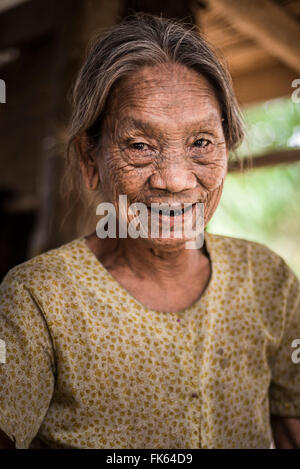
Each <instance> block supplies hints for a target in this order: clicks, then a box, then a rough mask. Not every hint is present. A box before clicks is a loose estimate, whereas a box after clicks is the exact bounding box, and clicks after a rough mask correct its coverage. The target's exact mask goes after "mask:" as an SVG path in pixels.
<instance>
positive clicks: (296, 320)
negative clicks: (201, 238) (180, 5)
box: [0, 233, 300, 449]
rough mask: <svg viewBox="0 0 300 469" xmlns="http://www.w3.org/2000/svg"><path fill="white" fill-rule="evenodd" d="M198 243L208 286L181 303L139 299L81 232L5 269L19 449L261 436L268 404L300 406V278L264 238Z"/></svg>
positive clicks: (9, 394) (242, 443) (3, 295)
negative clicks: (176, 307) (159, 307)
mask: <svg viewBox="0 0 300 469" xmlns="http://www.w3.org/2000/svg"><path fill="white" fill-rule="evenodd" d="M205 243H206V247H207V250H208V252H209V254H210V258H211V262H212V276H211V279H210V282H209V285H208V287H207V288H206V290H205V292H204V293H203V295H202V297H201V298H200V299H199V300H198V301H197V302H196V303H194V304H193V305H192V306H190V307H189V308H186V309H185V310H184V311H182V312H180V313H163V312H159V311H154V310H151V309H149V308H147V307H145V306H144V305H142V304H141V303H140V302H139V301H138V300H136V299H135V298H134V297H133V296H132V295H131V294H130V293H129V292H127V291H126V289H125V288H124V287H123V286H121V285H120V283H119V282H118V281H117V280H116V279H114V277H113V276H112V275H111V274H110V273H109V272H108V271H107V270H106V269H105V267H104V266H103V265H102V264H101V263H100V262H99V261H98V259H97V258H96V257H95V255H94V254H93V253H92V251H91V250H90V249H89V247H88V245H87V244H86V240H85V238H84V237H80V238H77V239H75V240H73V241H71V242H70V243H67V244H65V245H63V246H60V247H59V248H57V249H53V250H51V251H48V252H46V253H44V254H41V255H39V256H36V257H35V258H33V259H31V260H29V261H27V262H25V263H23V264H20V265H18V266H16V267H14V268H13V269H11V270H10V271H9V273H8V274H7V275H6V277H5V279H4V280H3V282H2V284H1V287H0V302H1V308H0V339H1V340H2V341H3V342H1V346H2V354H1V355H0V356H1V362H0V429H2V431H4V432H5V433H6V434H7V435H8V436H9V437H10V438H11V439H12V440H14V441H15V443H16V447H17V448H38V447H39V444H40V443H39V442H41V441H42V442H45V443H46V444H48V445H49V446H50V447H52V448H139V449H140V448H154V449H158V448H159V449H160V448H167V449H172V448H269V447H270V444H271V441H272V434H271V429H270V413H273V414H277V415H281V416H293V417H300V363H299V364H297V363H295V362H294V361H293V360H292V353H293V351H294V349H293V348H292V346H291V344H292V342H293V340H294V339H296V338H300V286H299V282H298V280H297V278H296V277H295V275H294V273H293V272H292V271H291V270H290V269H289V268H288V267H287V265H286V264H285V262H284V261H283V260H282V259H281V258H280V257H279V256H278V255H276V254H275V253H273V252H272V251H270V250H269V249H268V248H266V247H264V246H262V245H260V244H257V243H253V242H249V241H244V240H240V239H234V238H230V237H225V236H218V235H213V234H209V233H205ZM4 348H5V349H4Z"/></svg>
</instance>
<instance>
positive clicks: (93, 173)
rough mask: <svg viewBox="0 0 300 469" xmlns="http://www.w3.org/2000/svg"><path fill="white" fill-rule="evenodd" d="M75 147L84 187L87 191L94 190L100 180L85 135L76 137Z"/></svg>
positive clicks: (93, 156)
mask: <svg viewBox="0 0 300 469" xmlns="http://www.w3.org/2000/svg"><path fill="white" fill-rule="evenodd" d="M75 145H76V149H77V151H78V154H79V156H80V161H79V164H80V169H81V174H82V177H83V180H84V183H85V186H86V188H87V189H89V190H95V189H96V188H97V187H98V184H99V180H100V178H99V168H98V165H97V161H96V156H95V154H94V152H93V151H92V150H91V145H90V142H89V139H88V137H87V135H86V134H83V135H81V136H78V137H77V138H76V140H75Z"/></svg>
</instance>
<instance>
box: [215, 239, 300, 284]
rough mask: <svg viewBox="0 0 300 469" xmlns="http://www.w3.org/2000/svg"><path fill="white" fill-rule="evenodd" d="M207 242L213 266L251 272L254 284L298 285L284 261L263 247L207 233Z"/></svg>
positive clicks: (269, 249) (262, 245)
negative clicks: (218, 265)
mask: <svg viewBox="0 0 300 469" xmlns="http://www.w3.org/2000/svg"><path fill="white" fill-rule="evenodd" d="M206 241H207V245H208V249H209V250H210V252H211V254H212V257H213V258H214V261H215V263H219V264H223V265H227V266H228V267H229V268H230V269H232V270H233V269H234V270H235V269H236V268H237V269H238V270H240V271H241V270H244V271H246V270H247V271H248V272H249V271H250V272H251V274H252V275H251V277H252V280H253V281H256V280H257V281H260V282H262V283H265V284H267V283H268V282H270V283H274V281H275V282H279V283H282V281H283V280H284V279H285V278H286V279H289V280H293V282H295V283H298V284H299V280H298V279H297V277H296V275H295V273H294V272H293V270H292V269H291V268H290V267H289V265H288V264H287V263H286V261H285V260H284V259H283V257H282V256H281V255H279V254H277V253H276V252H274V251H273V250H272V249H271V248H269V247H268V246H266V245H264V244H262V243H259V242H256V241H251V240H247V239H243V238H235V237H231V236H225V235H219V234H213V233H206ZM243 267H244V269H243Z"/></svg>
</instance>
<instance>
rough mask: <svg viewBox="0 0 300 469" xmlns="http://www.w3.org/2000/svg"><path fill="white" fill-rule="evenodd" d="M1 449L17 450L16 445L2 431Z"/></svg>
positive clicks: (0, 438)
mask: <svg viewBox="0 0 300 469" xmlns="http://www.w3.org/2000/svg"><path fill="white" fill-rule="evenodd" d="M0 449H16V448H15V445H14V443H13V442H12V441H11V439H10V438H8V436H7V435H6V434H5V433H4V432H2V431H1V430H0Z"/></svg>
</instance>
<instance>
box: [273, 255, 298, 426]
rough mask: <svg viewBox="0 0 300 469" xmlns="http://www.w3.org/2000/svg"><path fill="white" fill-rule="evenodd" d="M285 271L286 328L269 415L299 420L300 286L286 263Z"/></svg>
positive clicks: (277, 355)
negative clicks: (297, 418)
mask: <svg viewBox="0 0 300 469" xmlns="http://www.w3.org/2000/svg"><path fill="white" fill-rule="evenodd" d="M284 270H285V275H284V280H283V284H284V289H283V294H282V298H281V300H283V313H284V317H283V328H282V333H281V339H280V345H279V347H278V349H277V351H276V353H275V354H274V356H273V357H272V360H271V373H272V380H271V386H270V393H269V398H270V412H271V414H273V415H278V416H281V417H299V418H300V283H299V280H298V279H297V277H296V276H295V274H294V273H293V272H292V271H291V270H290V269H289V267H288V266H287V265H286V264H285V265H284ZM281 304H282V303H281Z"/></svg>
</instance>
